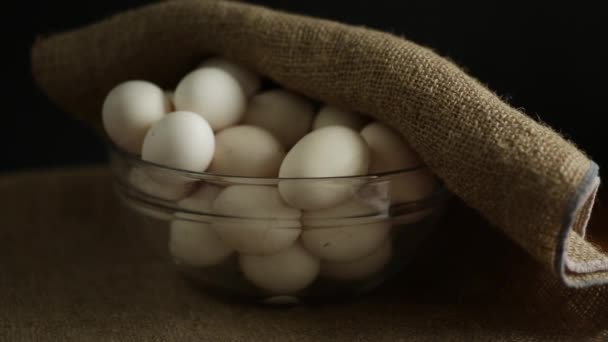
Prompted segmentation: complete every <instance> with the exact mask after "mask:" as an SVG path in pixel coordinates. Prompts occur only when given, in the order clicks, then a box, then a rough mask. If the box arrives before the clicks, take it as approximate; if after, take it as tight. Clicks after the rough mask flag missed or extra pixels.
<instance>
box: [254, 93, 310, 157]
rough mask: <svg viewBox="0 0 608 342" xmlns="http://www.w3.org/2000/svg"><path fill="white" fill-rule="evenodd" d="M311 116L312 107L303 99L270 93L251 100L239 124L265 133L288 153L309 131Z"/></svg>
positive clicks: (297, 96)
mask: <svg viewBox="0 0 608 342" xmlns="http://www.w3.org/2000/svg"><path fill="white" fill-rule="evenodd" d="M314 115H315V113H314V105H313V104H312V102H310V101H309V100H308V99H306V98H305V97H303V96H301V95H298V94H295V93H292V92H289V91H287V90H270V91H267V92H263V93H261V94H258V95H256V96H254V97H253V98H252V99H251V101H250V102H249V107H248V108H247V111H246V113H245V118H244V119H243V123H245V124H248V125H254V126H258V127H262V128H264V129H266V130H267V131H269V132H270V133H272V135H274V136H275V137H277V139H279V141H280V142H281V143H282V144H283V146H285V148H286V149H289V148H290V147H291V146H293V145H294V144H295V143H296V142H297V141H298V140H300V139H301V138H302V137H303V136H304V135H306V133H308V132H309V131H310V129H311V126H312V120H313V118H314Z"/></svg>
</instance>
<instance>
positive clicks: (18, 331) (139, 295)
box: [0, 166, 608, 342]
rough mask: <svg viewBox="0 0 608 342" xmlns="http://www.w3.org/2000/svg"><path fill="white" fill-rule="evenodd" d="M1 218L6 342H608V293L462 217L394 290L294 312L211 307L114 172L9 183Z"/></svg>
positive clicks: (467, 213) (2, 184)
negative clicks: (575, 283)
mask: <svg viewBox="0 0 608 342" xmlns="http://www.w3.org/2000/svg"><path fill="white" fill-rule="evenodd" d="M0 207H1V208H2V226H1V229H0V341H3V342H4V341H11V342H12V341H14V342H20V341H78V342H86V341H103V342H108V341H126V342H131V341H137V342H144V341H162V342H174V341H175V342H187V341H280V342H285V341H374V342H375V341H467V342H468V341H501V340H503V341H606V340H607V339H608V327H607V325H606V322H607V321H608V288H606V287H593V288H588V289H579V290H574V289H569V288H567V287H565V286H563V285H561V284H560V282H559V281H558V280H557V279H556V278H555V277H554V276H553V275H552V274H551V273H550V272H546V271H544V270H543V269H542V268H541V266H539V265H538V264H537V263H536V262H534V261H532V260H531V259H530V258H529V257H528V255H527V254H526V253H525V252H523V251H522V250H521V249H519V248H516V247H514V245H513V244H512V243H510V242H509V241H508V240H505V239H503V238H502V237H501V236H500V233H498V231H495V230H493V229H490V228H489V227H488V226H487V225H486V224H484V223H483V222H482V221H481V220H480V218H479V217H478V216H477V215H476V214H475V213H474V212H473V211H472V210H466V209H465V208H463V206H462V205H460V204H459V203H454V205H453V206H451V210H450V212H448V213H447V216H446V217H445V219H444V221H443V222H444V223H443V224H441V226H440V228H439V229H438V231H437V232H436V234H435V235H434V236H433V237H431V238H430V239H429V240H428V242H427V243H426V245H424V246H422V247H421V250H420V254H419V255H418V256H417V257H416V259H415V260H414V261H413V263H412V264H411V267H410V268H408V269H407V271H406V272H404V273H403V274H402V275H401V276H400V277H399V278H397V279H395V280H394V281H393V282H390V283H388V284H387V285H386V286H384V287H381V288H380V289H378V290H377V291H375V292H374V293H372V294H370V295H368V296H365V297H363V298H361V299H360V300H358V301H355V302H350V303H346V304H331V305H325V306H315V307H308V306H302V307H295V308H291V309H282V310H277V309H269V308H265V307H259V306H251V305H246V304H239V303H230V302H225V301H220V300H218V299H215V298H214V297H210V296H208V295H205V294H203V293H201V292H199V291H198V290H197V289H195V288H194V287H192V286H191V285H190V284H189V283H188V282H186V281H185V280H183V279H182V278H181V277H179V276H178V275H177V274H176V273H175V272H174V271H173V269H171V268H170V266H169V265H167V264H166V263H164V262H163V261H162V260H159V259H158V258H156V257H155V256H154V255H153V254H151V253H150V252H148V250H147V249H146V248H145V247H144V246H142V241H140V240H138V239H136V238H135V235H132V234H128V233H127V232H126V228H128V227H124V226H123V225H124V222H126V221H125V220H121V217H120V214H119V213H120V211H119V204H118V202H117V201H116V196H115V195H114V194H113V191H112V188H111V186H110V177H109V175H108V173H107V171H106V167H105V166H101V167H87V168H80V169H59V170H53V171H48V170H47V171H39V172H30V173H20V174H12V175H10V174H9V175H3V176H0ZM594 214H595V215H596V216H595V217H594V218H593V219H592V227H593V226H595V225H596V224H600V225H602V224H603V225H605V224H606V223H608V207H607V206H603V207H599V208H598V209H597V210H595V211H594ZM454 222H458V223H457V224H454ZM482 241H483V243H481V242H482ZM446 255H449V256H450V257H447V258H446ZM479 256H483V258H480V257H479ZM437 270H439V271H437Z"/></svg>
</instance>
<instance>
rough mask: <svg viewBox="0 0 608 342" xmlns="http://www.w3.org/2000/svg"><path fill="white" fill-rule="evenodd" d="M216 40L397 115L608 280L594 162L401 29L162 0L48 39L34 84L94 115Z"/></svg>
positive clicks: (465, 184)
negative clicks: (111, 97) (596, 227)
mask: <svg viewBox="0 0 608 342" xmlns="http://www.w3.org/2000/svg"><path fill="white" fill-rule="evenodd" d="M210 54H221V55H224V56H226V57H228V58H231V59H234V60H237V61H239V62H242V63H244V64H246V65H248V66H249V67H251V68H252V69H254V70H256V71H257V72H259V73H260V74H262V75H265V76H267V77H269V78H271V79H273V80H274V81H276V82H278V83H280V84H281V85H283V86H286V87H288V88H292V89H295V90H297V91H299V92H301V93H304V94H306V95H308V96H310V97H312V98H314V99H317V100H322V101H326V102H329V103H333V104H336V105H340V106H343V107H347V108H351V109H354V110H358V111H361V112H364V113H368V114H370V115H373V116H375V117H377V118H378V119H380V120H382V121H384V122H386V123H388V124H390V125H392V126H394V127H396V128H397V129H399V130H400V131H401V132H402V133H403V134H404V135H405V136H406V138H407V139H408V140H409V141H410V143H411V144H412V145H413V147H414V148H415V149H416V150H417V151H418V152H419V153H420V155H421V156H422V158H423V159H424V161H425V162H426V163H427V164H428V165H429V166H430V167H431V168H432V170H433V171H434V172H435V173H436V174H437V175H439V177H441V179H442V180H443V181H444V182H445V183H446V185H447V187H448V188H449V189H450V190H451V191H452V192H454V193H455V194H456V195H458V196H459V197H460V198H461V199H463V200H464V202H465V203H466V204H467V205H469V206H471V207H473V208H475V209H477V210H478V211H479V212H481V213H482V214H483V216H484V217H486V218H487V219H488V220H489V221H490V222H492V223H493V224H494V225H496V226H498V227H500V228H501V229H502V230H503V231H504V233H506V235H507V236H509V237H510V238H511V239H512V240H514V241H515V242H517V243H518V244H519V245H521V246H523V247H524V248H525V249H526V250H527V251H528V252H529V253H530V254H531V255H532V256H534V257H535V258H536V259H537V260H539V261H540V262H541V263H543V264H544V265H545V266H546V267H550V268H552V269H553V270H554V272H555V273H556V274H558V275H559V276H560V277H561V279H562V281H563V282H564V283H566V284H568V285H569V286H573V287H585V286H589V285H593V284H601V283H606V282H607V281H608V257H607V256H606V253H605V252H606V251H605V250H604V251H602V250H601V249H598V248H597V246H596V245H594V244H593V243H596V244H598V243H599V242H598V241H590V240H589V239H587V238H586V236H587V235H586V230H585V229H586V220H587V218H588V214H589V212H590V211H591V208H592V206H593V203H594V196H595V192H596V190H597V187H598V186H599V176H598V167H597V165H595V164H594V163H593V162H591V161H590V160H589V159H588V158H587V157H586V156H585V155H584V154H583V153H582V152H580V151H579V150H578V149H577V148H576V147H575V146H573V145H572V144H570V143H568V142H567V141H565V140H564V139H562V138H561V137H560V136H559V135H558V134H557V133H555V132H553V131H552V130H550V129H549V128H547V127H544V126H543V125H541V124H538V123H536V122H535V121H533V120H532V119H530V118H528V117H527V116H525V115H524V114H522V113H520V112H519V111H518V110H516V109H514V108H512V107H510V106H508V105H507V104H505V103H504V102H502V101H501V100H500V99H499V98H498V97H497V96H495V95H494V94H493V93H491V92H490V91H489V90H487V89H486V88H485V87H483V86H482V85H481V84H480V83H478V82H477V81H476V80H474V79H473V78H471V77H469V76H468V75H467V74H465V73H464V72H462V71H461V70H460V69H459V68H458V67H457V66H455V65H454V64H452V63H451V62H449V61H448V60H446V59H443V58H441V57H440V56H438V55H436V54H435V53H433V52H432V51H431V50H429V49H427V48H424V47H421V46H418V45H416V44H414V43H412V42H409V41H407V40H405V39H401V38H399V37H395V36H393V35H390V34H386V33H382V32H377V31H373V30H369V29H366V28H359V27H352V26H347V25H342V24H339V23H335V22H331V21H325V20H318V19H314V18H308V17H303V16H296V15H290V14H286V13H281V12H276V11H272V10H268V9H265V8H262V7H257V6H252V5H247V4H242V3H236V2H224V1H204V0H184V1H169V2H161V3H158V4H153V5H150V6H147V7H144V8H141V9H137V10H133V11H130V12H127V13H122V14H119V15H117V16H115V17H112V18H109V19H107V20H104V21H102V22H100V23H97V24H94V25H91V26H88V27H85V28H82V29H79V30H76V31H73V32H67V33H63V34H57V35H53V36H51V37H49V38H45V39H41V40H39V41H38V42H37V43H36V44H35V46H34V48H33V54H32V60H33V71H34V76H35V77H36V79H37V81H38V82H39V84H40V85H41V86H42V88H43V89H44V90H45V91H46V92H47V93H48V95H49V96H50V97H51V98H52V99H53V100H54V101H56V103H58V104H59V105H60V106H61V107H62V108H64V109H65V110H66V111H68V112H69V113H73V114H75V115H76V116H78V117H80V118H83V119H85V120H87V121H88V122H90V123H92V124H93V125H95V126H97V127H98V126H99V123H100V114H99V111H100V108H101V104H102V101H103V99H104V97H105V95H106V94H107V92H108V91H109V90H110V89H111V88H112V87H113V86H115V85H116V84H118V83H119V82H121V81H125V80H129V79H138V78H140V79H147V80H151V81H154V82H157V83H159V84H161V85H164V86H167V87H172V86H175V83H176V82H177V81H178V80H179V78H180V77H182V76H183V75H184V74H186V73H187V72H188V71H189V70H191V69H192V68H193V67H194V66H196V65H197V64H198V63H200V61H201V59H202V58H203V57H205V56H209V55H210Z"/></svg>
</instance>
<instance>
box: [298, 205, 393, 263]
mask: <svg viewBox="0 0 608 342" xmlns="http://www.w3.org/2000/svg"><path fill="white" fill-rule="evenodd" d="M302 224H303V225H304V231H303V232H302V237H301V240H302V244H303V245H304V247H305V248H306V249H307V250H308V251H310V252H311V253H312V254H314V255H315V256H317V257H319V258H321V259H324V260H331V261H341V262H345V261H353V260H357V259H360V258H362V257H365V256H366V255H369V254H370V253H372V252H373V251H374V250H376V249H377V248H378V247H379V246H380V244H382V242H383V241H384V240H385V239H386V238H387V236H388V234H389V232H390V228H391V223H390V221H389V220H388V212H387V211H385V212H378V211H377V209H376V208H373V207H372V206H370V205H369V204H367V203H363V202H360V201H356V200H351V201H348V202H346V203H343V204H341V205H339V206H337V207H334V208H329V209H324V210H318V211H307V212H304V213H303V214H302Z"/></svg>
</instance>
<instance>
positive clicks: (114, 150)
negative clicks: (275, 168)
mask: <svg viewBox="0 0 608 342" xmlns="http://www.w3.org/2000/svg"><path fill="white" fill-rule="evenodd" d="M105 145H106V149H107V150H109V151H110V152H111V154H116V155H119V156H120V157H121V158H123V159H126V160H127V161H128V162H129V163H133V164H136V165H137V166H140V167H153V168H156V169H159V170H165V171H167V172H174V173H177V175H181V176H187V177H195V178H199V179H201V180H204V179H208V178H214V179H218V178H222V179H238V180H240V181H246V180H251V181H259V182H272V181H276V182H278V181H287V180H293V181H315V180H316V181H323V180H325V181H328V180H361V181H370V180H378V179H381V178H387V177H391V176H395V175H401V174H407V173H413V172H418V171H423V170H427V171H430V169H429V167H428V166H427V165H426V164H420V165H416V166H413V167H409V168H405V169H398V170H391V171H384V172H378V173H372V174H367V175H353V176H333V177H249V176H237V175H225V174H218V173H211V172H205V171H203V172H198V171H189V170H184V169H180V168H176V167H172V166H166V165H162V164H158V163H154V162H150V161H146V160H143V159H142V158H140V156H139V155H137V154H134V153H130V152H128V151H125V150H123V149H121V148H119V147H118V146H117V145H116V144H114V143H113V142H111V141H109V140H108V139H105ZM435 177H436V176H435ZM438 180H439V179H438ZM441 183H442V182H441Z"/></svg>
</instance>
